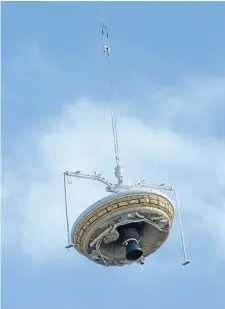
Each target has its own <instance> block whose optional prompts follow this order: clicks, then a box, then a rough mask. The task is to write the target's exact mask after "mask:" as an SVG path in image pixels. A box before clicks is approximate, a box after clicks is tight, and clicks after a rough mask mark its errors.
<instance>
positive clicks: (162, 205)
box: [71, 190, 174, 266]
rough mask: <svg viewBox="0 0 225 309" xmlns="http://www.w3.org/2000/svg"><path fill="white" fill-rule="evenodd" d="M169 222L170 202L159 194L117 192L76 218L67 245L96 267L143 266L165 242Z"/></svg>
mask: <svg viewBox="0 0 225 309" xmlns="http://www.w3.org/2000/svg"><path fill="white" fill-rule="evenodd" d="M173 219H174V206H173V202H172V200H170V199H169V198H168V197H166V196H165V195H164V194H162V193H160V192H156V191H151V190H130V191H129V190H128V191H125V192H118V193H114V194H112V195H109V196H107V197H104V198H102V199H101V200H99V201H97V202H96V203H94V204H93V205H91V206H90V207H89V208H87V209H86V211H85V212H84V213H82V214H81V215H80V216H79V217H78V219H77V220H76V222H75V223H74V225H73V227H72V231H71V241H72V243H73V245H74V247H75V249H76V250H77V251H78V252H79V253H81V254H83V255H84V256H86V257H87V258H88V259H90V260H92V261H94V262H95V263H98V264H102V265H105V266H124V265H126V264H131V263H134V262H138V263H140V264H143V263H144V258H145V257H147V256H148V255H150V254H152V253H153V252H155V251H156V250H157V249H158V248H159V247H160V246H161V245H162V244H163V243H164V241H165V240H166V239H167V237H168V235H169V233H170V229H171V227H172V224H173Z"/></svg>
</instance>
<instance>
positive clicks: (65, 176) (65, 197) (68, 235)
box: [63, 172, 70, 245]
mask: <svg viewBox="0 0 225 309" xmlns="http://www.w3.org/2000/svg"><path fill="white" fill-rule="evenodd" d="M63 176H64V177H63V181H64V199H65V214H66V228H67V241H68V245H69V243H70V226H69V216H68V206H67V190H66V178H67V172H65V173H63Z"/></svg>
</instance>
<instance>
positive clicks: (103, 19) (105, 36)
mask: <svg viewBox="0 0 225 309" xmlns="http://www.w3.org/2000/svg"><path fill="white" fill-rule="evenodd" d="M101 27H102V43H103V48H104V58H105V71H106V78H107V84H108V94H109V103H110V114H111V123H112V130H113V142H114V151H115V159H116V164H117V166H119V165H120V158H119V143H118V135H117V123H116V111H115V102H114V94H113V87H112V68H111V66H112V64H111V51H110V47H109V33H108V26H107V17H106V13H105V12H104V7H103V3H101Z"/></svg>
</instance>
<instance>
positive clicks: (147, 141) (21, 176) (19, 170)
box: [3, 83, 225, 262]
mask: <svg viewBox="0 0 225 309" xmlns="http://www.w3.org/2000/svg"><path fill="white" fill-rule="evenodd" d="M219 85H220V87H223V86H222V83H219ZM209 88H210V87H209ZM193 89H194V90H195V91H193V93H195V95H196V98H198V100H199V98H201V95H203V94H202V91H203V89H202V88H201V87H200V88H199V87H197V90H198V91H197V90H196V87H195V84H194V85H193ZM213 89H216V91H217V93H218V92H219V93H223V94H224V92H223V91H222V90H221V91H219V90H218V87H216V88H213ZM189 91H190V92H191V87H190V89H189ZM204 91H205V90H204ZM152 96H153V97H154V93H153V94H152ZM223 99H225V95H224V97H223ZM170 100H171V97H169V96H168V97H167V98H166V97H164V96H163V101H162V102H161V104H162V105H163V104H165V102H170ZM182 100H183V101H182ZM180 102H181V103H182V102H183V104H180V107H179V110H178V109H177V107H176V106H175V107H173V105H172V108H174V109H175V110H176V113H177V117H178V115H179V113H180V114H181V115H183V114H184V111H183V109H184V110H186V109H187V104H188V102H187V100H186V96H184V97H182V93H180ZM196 102H197V99H196ZM190 104H191V103H190ZM196 104H197V103H196ZM199 104H200V105H204V102H201V101H199ZM182 107H183V109H182ZM163 112H164V111H162V114H163ZM147 113H150V109H149V110H148V111H147ZM147 113H146V114H145V118H146V117H148V114H147ZM200 114H201V115H202V117H208V114H207V111H206V112H205V113H203V111H202V108H201V113H200ZM156 117H157V119H158V120H160V115H159V114H156ZM169 120H170V118H169ZM189 120H191V116H190V114H189ZM163 122H164V123H165V126H164V127H163V128H162V129H158V128H156V127H154V126H151V124H147V122H146V121H144V122H143V121H142V120H141V118H140V117H131V116H127V114H126V113H125V111H123V112H118V123H119V141H120V145H121V158H122V162H123V163H124V167H125V177H126V178H127V179H126V180H127V181H129V180H132V181H133V182H136V181H139V180H143V179H145V180H150V181H154V182H156V181H157V182H169V183H170V184H173V185H175V186H176V187H177V189H178V193H179V196H180V203H181V207H182V209H183V215H184V222H185V231H186V233H185V234H186V237H187V243H188V245H189V247H190V248H191V247H192V246H193V247H194V246H195V245H196V244H195V239H193V235H194V234H195V233H198V235H201V237H202V238H203V239H205V238H208V239H209V241H210V245H211V246H212V248H213V250H212V251H214V252H211V253H210V254H211V255H212V256H214V257H215V258H216V259H217V258H219V259H221V258H222V259H224V258H225V251H224V250H223V248H221V243H224V242H225V228H224V224H223V222H224V220H225V193H224V191H223V190H222V186H223V185H224V174H225V165H224V152H225V143H224V141H223V140H221V139H217V138H216V137H214V138H213V139H212V138H206V137H204V138H198V139H196V138H194V137H191V136H186V135H184V134H180V133H178V132H177V131H176V130H173V129H172V126H171V124H170V122H169V121H168V122H167V119H166V114H165V116H164V118H163ZM11 163H12V166H16V168H14V169H11V168H10V165H11ZM7 167H8V171H7V179H6V178H4V185H5V192H6V195H5V200H4V203H5V208H4V214H3V222H4V239H3V244H6V245H7V246H9V247H11V246H14V245H15V243H17V245H18V250H21V251H22V253H23V254H26V255H27V256H28V257H29V258H30V259H36V260H40V261H42V262H43V261H48V260H49V259H51V260H52V259H59V258H66V254H67V252H66V251H65V250H64V249H63V247H64V246H65V244H66V227H65V213H64V200H63V183H62V173H63V172H64V171H65V170H69V171H76V170H83V171H84V172H93V171H95V170H97V171H98V172H101V173H102V174H104V175H105V177H107V178H109V179H110V180H114V175H113V167H114V161H113V146H112V133H111V128H110V121H109V112H108V108H107V106H106V104H99V103H95V102H91V101H89V102H88V101H79V102H77V103H76V104H74V105H70V106H66V105H65V106H64V107H63V110H62V113H61V115H60V116H59V117H57V118H53V119H49V121H47V122H45V125H43V124H42V125H41V124H40V127H39V128H38V130H36V131H35V132H30V133H29V134H28V135H27V136H26V137H24V136H23V137H22V138H21V139H19V140H18V144H17V145H16V147H15V152H14V153H13V155H12V156H11V159H10V160H8V162H7ZM8 184H10V185H8ZM105 194H106V192H105V188H104V186H101V185H100V184H96V183H93V182H91V181H89V182H88V181H85V180H84V181H83V180H74V181H73V185H70V186H69V211H70V213H69V215H70V224H72V223H73V222H74V220H75V219H76V217H77V216H78V215H79V213H80V212H82V211H83V210H84V209H85V208H86V207H88V206H89V205H90V204H91V203H93V202H95V201H96V200H97V199H99V198H101V197H102V196H104V195H105ZM212 201H213V202H212ZM178 241H179V240H178V238H174V239H172V238H170V242H171V246H174V247H177V246H180V244H178ZM208 253H209V252H208ZM208 253H207V254H208ZM174 254H175V253H173V252H169V257H168V258H170V259H172V258H174ZM77 256H78V255H77Z"/></svg>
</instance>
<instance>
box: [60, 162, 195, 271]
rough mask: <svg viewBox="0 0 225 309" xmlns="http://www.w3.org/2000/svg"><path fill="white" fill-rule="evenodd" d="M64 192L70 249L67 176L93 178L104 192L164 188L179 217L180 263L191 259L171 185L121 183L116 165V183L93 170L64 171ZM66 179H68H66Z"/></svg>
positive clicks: (121, 173) (69, 245)
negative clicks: (181, 252)
mask: <svg viewBox="0 0 225 309" xmlns="http://www.w3.org/2000/svg"><path fill="white" fill-rule="evenodd" d="M63 175H64V194H65V212H66V224H67V238H68V244H67V245H66V246H65V248H66V249H70V248H71V247H74V246H75V245H74V244H71V243H70V228H69V220H68V203H67V187H66V179H67V178H68V177H74V178H80V179H89V180H95V181H99V182H101V183H102V184H104V185H105V186H106V192H110V193H118V192H121V191H127V192H128V193H129V190H131V189H135V188H138V187H143V188H151V189H153V190H154V189H159V190H165V191H167V192H168V191H169V192H170V194H171V195H172V194H173V195H174V204H175V208H176V209H177V213H178V219H179V228H180V235H181V243H182V251H183V258H184V260H183V263H182V265H187V264H189V263H190V262H191V261H190V260H189V259H188V258H187V252H186V245H185V239H184V232H183V224H182V219H181V212H180V207H179V204H178V200H177V194H176V190H175V188H174V187H172V186H168V185H166V184H164V183H163V184H159V185H158V184H152V183H149V182H145V181H141V182H139V183H137V184H134V185H126V184H123V180H122V178H123V170H122V168H121V167H119V168H118V166H117V167H116V168H115V176H116V178H117V179H118V184H112V183H111V182H109V181H108V180H107V179H106V178H104V177H103V176H102V174H98V173H96V172H94V174H86V173H82V172H81V171H76V172H68V171H66V172H64V173H63ZM67 180H68V179H67ZM67 182H68V183H69V184H71V183H72V182H71V181H67Z"/></svg>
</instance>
